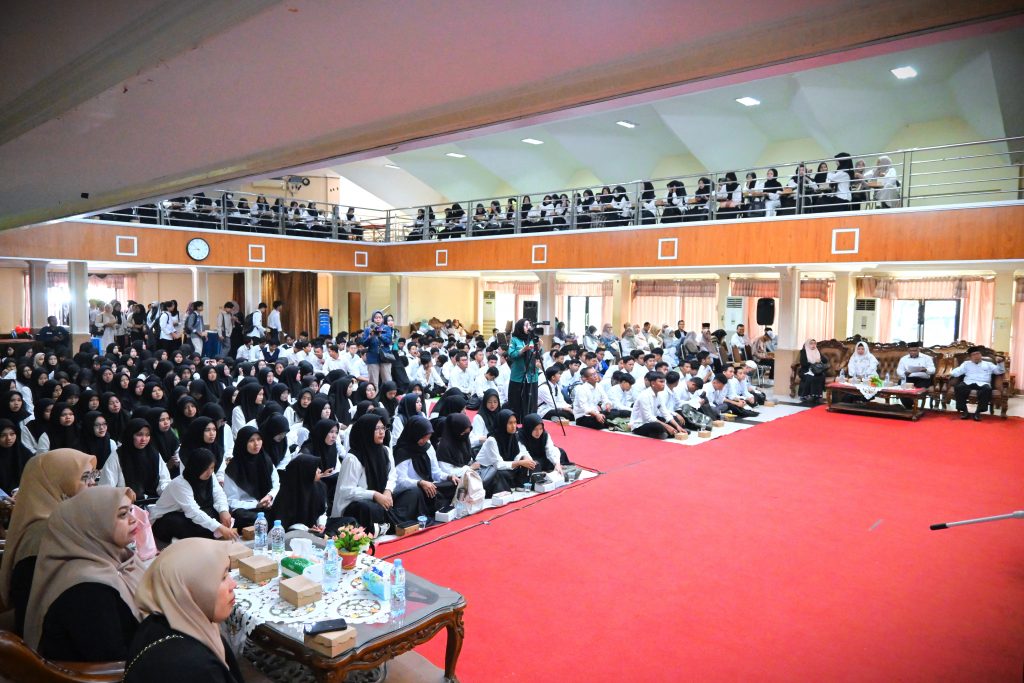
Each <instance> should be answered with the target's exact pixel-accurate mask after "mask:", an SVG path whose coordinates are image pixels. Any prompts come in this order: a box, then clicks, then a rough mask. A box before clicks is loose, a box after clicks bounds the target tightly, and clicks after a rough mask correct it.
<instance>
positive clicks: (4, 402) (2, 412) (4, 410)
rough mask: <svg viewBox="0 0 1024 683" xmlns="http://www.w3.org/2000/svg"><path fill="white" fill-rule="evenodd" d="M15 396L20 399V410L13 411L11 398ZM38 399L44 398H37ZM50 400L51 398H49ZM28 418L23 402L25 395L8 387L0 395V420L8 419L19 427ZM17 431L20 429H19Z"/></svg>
mask: <svg viewBox="0 0 1024 683" xmlns="http://www.w3.org/2000/svg"><path fill="white" fill-rule="evenodd" d="M14 396H17V397H18V398H20V399H21V410H19V411H18V412H14V411H13V410H11V399H12V398H14ZM39 400H40V401H42V400H44V399H39ZM51 400H52V399H51ZM28 419H29V412H28V408H27V407H26V404H25V397H24V396H22V395H21V392H20V391H18V390H17V389H9V390H8V391H5V392H4V393H3V394H2V395H0V420H10V421H11V422H13V423H14V424H16V425H18V426H19V427H20V426H21V425H22V424H23V423H24V422H25V421H26V420H28ZM18 431H21V430H20V429H19V430H18Z"/></svg>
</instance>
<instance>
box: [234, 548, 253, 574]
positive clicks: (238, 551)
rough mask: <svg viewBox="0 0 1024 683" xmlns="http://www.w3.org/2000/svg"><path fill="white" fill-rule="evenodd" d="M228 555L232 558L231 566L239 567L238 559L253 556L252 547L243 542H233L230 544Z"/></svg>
mask: <svg viewBox="0 0 1024 683" xmlns="http://www.w3.org/2000/svg"><path fill="white" fill-rule="evenodd" d="M228 557H229V558H231V568H232V569H238V561H239V560H241V559H242V558H243V557H252V548H250V547H249V546H247V545H242V544H241V543H232V544H231V545H229V546H228Z"/></svg>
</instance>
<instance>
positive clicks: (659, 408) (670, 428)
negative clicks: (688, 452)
mask: <svg viewBox="0 0 1024 683" xmlns="http://www.w3.org/2000/svg"><path fill="white" fill-rule="evenodd" d="M644 379H645V380H646V381H647V383H648V385H649V386H648V387H647V388H646V389H644V390H643V391H641V392H640V395H639V396H637V399H636V402H635V403H634V404H633V414H632V416H631V417H630V418H629V427H630V432H631V433H633V434H636V435H637V436H649V437H651V438H654V439H669V438H673V437H675V435H676V434H680V433H681V434H686V433H687V431H686V428H685V427H683V425H682V424H680V423H679V421H678V419H677V418H676V416H675V415H674V414H673V413H671V412H670V411H669V410H668V409H667V408H666V407H665V404H664V403H663V402H662V401H661V399H660V398H659V397H658V394H660V393H661V392H663V391H665V375H664V374H663V373H660V372H654V371H651V372H648V373H647V375H646V377H645V378H644Z"/></svg>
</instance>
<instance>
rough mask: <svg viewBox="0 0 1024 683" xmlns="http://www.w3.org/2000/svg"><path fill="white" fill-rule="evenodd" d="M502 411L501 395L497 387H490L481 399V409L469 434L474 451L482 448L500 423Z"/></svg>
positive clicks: (474, 418)
mask: <svg viewBox="0 0 1024 683" xmlns="http://www.w3.org/2000/svg"><path fill="white" fill-rule="evenodd" d="M500 411H501V395H500V394H499V393H498V392H497V391H496V390H495V389H488V390H487V391H485V392H484V395H483V398H482V399H481V400H480V410H479V411H477V414H476V415H475V416H474V417H473V431H472V433H471V434H470V435H469V443H470V444H471V445H472V446H473V450H474V451H478V450H480V447H481V446H483V445H484V441H487V437H488V436H490V434H491V432H493V431H494V428H495V427H496V426H497V424H498V413H499V412H500Z"/></svg>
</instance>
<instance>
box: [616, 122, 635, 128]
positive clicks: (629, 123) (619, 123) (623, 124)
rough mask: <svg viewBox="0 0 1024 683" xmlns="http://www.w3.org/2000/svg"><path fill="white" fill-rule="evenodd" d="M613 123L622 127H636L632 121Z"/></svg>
mask: <svg viewBox="0 0 1024 683" xmlns="http://www.w3.org/2000/svg"><path fill="white" fill-rule="evenodd" d="M615 123H616V124H618V125H620V126H622V127H623V128H636V124H635V123H633V122H632V121H616V122H615Z"/></svg>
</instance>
